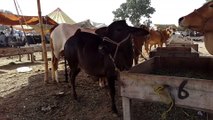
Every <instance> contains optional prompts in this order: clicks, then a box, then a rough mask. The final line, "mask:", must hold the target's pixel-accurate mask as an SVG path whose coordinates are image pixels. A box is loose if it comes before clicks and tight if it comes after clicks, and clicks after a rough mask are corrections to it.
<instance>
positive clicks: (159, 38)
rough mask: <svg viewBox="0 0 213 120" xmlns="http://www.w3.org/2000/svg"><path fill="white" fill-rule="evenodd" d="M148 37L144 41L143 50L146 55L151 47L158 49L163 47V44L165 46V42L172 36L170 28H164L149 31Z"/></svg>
mask: <svg viewBox="0 0 213 120" xmlns="http://www.w3.org/2000/svg"><path fill="white" fill-rule="evenodd" d="M149 33H150V35H149V37H148V38H147V40H146V41H145V50H146V52H147V53H149V52H150V51H151V48H152V46H153V45H155V46H156V45H158V46H159V47H163V44H164V43H165V44H166V41H167V40H168V39H169V37H170V36H171V35H172V34H173V29H172V28H166V29H164V30H154V29H150V30H149Z"/></svg>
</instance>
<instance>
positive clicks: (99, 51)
mask: <svg viewBox="0 0 213 120" xmlns="http://www.w3.org/2000/svg"><path fill="white" fill-rule="evenodd" d="M139 31H140V32H141V34H143V35H144V36H145V35H147V34H148V31H146V30H144V29H142V28H134V27H130V26H128V25H127V24H126V21H124V20H122V21H115V22H113V23H111V24H110V25H109V26H108V27H107V29H105V31H104V29H102V30H101V31H100V30H97V32H96V33H97V34H98V35H95V34H91V33H87V32H82V31H81V30H80V29H79V30H78V31H77V32H76V33H75V35H74V36H72V37H71V38H69V40H67V41H66V43H65V46H64V55H65V60H67V61H68V64H69V67H70V73H69V76H70V79H71V84H72V89H73V96H74V98H75V99H77V94H76V91H75V78H76V76H77V75H78V73H79V72H80V70H81V69H83V70H84V71H85V72H86V73H87V74H89V75H92V76H96V77H99V78H100V77H106V78H107V82H108V87H109V91H110V96H111V102H112V106H111V107H112V111H113V112H114V113H117V108H116V105H115V80H117V79H118V74H119V73H118V71H117V69H119V70H121V71H122V70H129V69H130V68H131V67H132V63H133V47H132V41H131V37H130V34H131V33H133V32H139ZM99 35H101V36H104V37H100V36H99Z"/></svg>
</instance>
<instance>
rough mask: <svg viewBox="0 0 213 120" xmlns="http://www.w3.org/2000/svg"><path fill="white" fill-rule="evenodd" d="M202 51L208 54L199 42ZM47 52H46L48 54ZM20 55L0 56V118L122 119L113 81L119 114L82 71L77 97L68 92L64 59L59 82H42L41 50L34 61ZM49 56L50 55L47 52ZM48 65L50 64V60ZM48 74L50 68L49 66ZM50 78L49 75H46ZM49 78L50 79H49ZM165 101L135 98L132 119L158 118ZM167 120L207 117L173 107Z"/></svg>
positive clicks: (119, 100) (103, 92) (157, 119)
mask: <svg viewBox="0 0 213 120" xmlns="http://www.w3.org/2000/svg"><path fill="white" fill-rule="evenodd" d="M199 51H200V53H201V55H205V56H206V55H209V54H208V53H207V51H206V50H205V47H204V46H203V43H202V42H199ZM48 55H49V54H48ZM26 58H27V57H26V56H23V58H22V61H23V62H19V61H18V58H17V57H13V58H7V57H4V58H0V61H1V62H0V76H1V77H0V120H121V119H123V118H122V105H121V97H120V95H119V87H118V85H117V84H116V91H117V93H116V102H117V103H116V105H117V107H118V112H119V116H114V115H113V114H112V113H111V109H110V104H111V102H110V97H109V96H108V94H107V92H106V90H105V89H103V88H100V87H99V86H98V83H97V82H95V81H93V80H92V79H91V78H89V77H88V76H87V75H86V74H85V73H83V72H81V73H80V75H78V76H77V83H76V84H77V87H76V89H77V94H78V101H75V100H74V99H73V97H72V95H71V87H70V84H69V83H66V82H64V71H63V69H64V68H63V67H64V65H63V61H61V62H60V63H61V64H60V65H59V77H60V82H61V83H60V84H54V83H52V82H51V83H50V84H44V82H43V77H44V64H43V61H41V53H36V59H37V60H36V62H35V63H31V62H30V61H29V60H27V59H26ZM48 58H50V56H48ZM23 66H25V67H30V68H32V71H30V72H26V73H18V72H17V71H16V69H17V68H19V67H23ZM49 68H50V64H49ZM49 76H51V74H50V70H49ZM49 79H50V78H49ZM50 80H51V79H50ZM167 109H168V106H167V105H164V104H160V103H148V102H142V101H139V100H134V102H133V104H132V116H133V117H132V119H133V120H160V119H161V115H162V113H163V112H164V111H166V110H167ZM167 118H168V120H206V113H205V112H202V111H194V110H188V109H184V108H178V107H175V108H173V109H172V110H171V112H170V113H169V114H168V117H167Z"/></svg>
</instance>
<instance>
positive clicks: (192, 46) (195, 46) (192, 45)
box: [167, 44, 198, 52]
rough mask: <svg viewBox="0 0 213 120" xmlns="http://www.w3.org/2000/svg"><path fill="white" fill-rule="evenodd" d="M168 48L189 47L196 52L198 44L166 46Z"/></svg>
mask: <svg viewBox="0 0 213 120" xmlns="http://www.w3.org/2000/svg"><path fill="white" fill-rule="evenodd" d="M167 46H168V47H190V48H193V49H194V50H195V51H197V52H198V44H168V45H167Z"/></svg>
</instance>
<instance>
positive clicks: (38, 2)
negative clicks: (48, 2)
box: [37, 0, 48, 83]
mask: <svg viewBox="0 0 213 120" xmlns="http://www.w3.org/2000/svg"><path fill="white" fill-rule="evenodd" d="M37 6H38V16H39V23H40V27H41V40H42V53H43V54H42V55H43V58H44V64H45V75H44V82H45V83H47V82H48V61H47V50H46V43H45V39H44V30H43V19H42V17H41V5H40V0H37Z"/></svg>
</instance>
